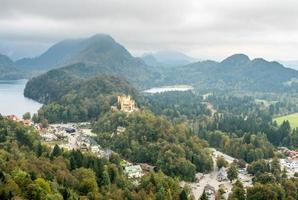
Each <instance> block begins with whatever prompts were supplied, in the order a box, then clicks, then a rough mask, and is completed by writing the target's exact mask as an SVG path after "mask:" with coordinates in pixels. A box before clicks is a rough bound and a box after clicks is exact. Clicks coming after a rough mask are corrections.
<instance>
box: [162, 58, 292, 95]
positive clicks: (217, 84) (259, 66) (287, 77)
mask: <svg viewBox="0 0 298 200" xmlns="http://www.w3.org/2000/svg"><path fill="white" fill-rule="evenodd" d="M297 78H298V71H296V70H294V69H289V68H285V67H284V66H283V65H281V64H280V63H278V62H269V61H266V60H264V59H262V58H256V59H252V60H251V59H250V58H249V57H248V56H247V55H244V54H235V55H232V56H230V57H228V58H226V59H224V60H223V61H221V62H216V61H210V60H208V61H202V62H196V63H192V64H189V65H185V66H180V67H177V68H175V69H174V70H171V71H170V72H169V73H168V76H167V80H165V81H166V82H168V83H169V84H174V83H175V84H177V83H184V84H191V85H194V86H195V87H196V88H197V89H201V90H243V91H260V92H278V91H279V92H281V91H284V90H290V89H295V88H297V85H296V82H297V80H298V79H297Z"/></svg>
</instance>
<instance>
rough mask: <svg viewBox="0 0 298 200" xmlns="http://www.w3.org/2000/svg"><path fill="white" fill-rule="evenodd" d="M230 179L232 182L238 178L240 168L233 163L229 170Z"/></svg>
mask: <svg viewBox="0 0 298 200" xmlns="http://www.w3.org/2000/svg"><path fill="white" fill-rule="evenodd" d="M227 174H228V179H229V180H230V181H231V182H232V181H233V180H235V179H237V178H238V170H237V168H236V166H235V165H231V166H230V167H229V168H228V171H227Z"/></svg>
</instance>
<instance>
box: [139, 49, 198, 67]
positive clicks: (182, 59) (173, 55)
mask: <svg viewBox="0 0 298 200" xmlns="http://www.w3.org/2000/svg"><path fill="white" fill-rule="evenodd" d="M142 59H143V60H144V61H145V63H146V64H148V65H163V66H169V67H176V66H183V65H187V64H190V63H192V62H196V61H197V60H198V59H195V58H192V57H190V56H188V55H185V54H184V53H181V52H179V51H175V50H161V51H156V52H154V53H146V54H144V55H143V56H142Z"/></svg>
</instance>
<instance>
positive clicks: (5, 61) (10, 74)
mask: <svg viewBox="0 0 298 200" xmlns="http://www.w3.org/2000/svg"><path fill="white" fill-rule="evenodd" d="M20 78H23V76H22V74H21V72H20V71H19V70H18V69H17V68H16V66H15V63H14V62H13V61H12V60H11V59H10V58H9V57H7V56H5V55H2V54H0V79H20Z"/></svg>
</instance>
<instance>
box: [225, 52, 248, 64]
mask: <svg viewBox="0 0 298 200" xmlns="http://www.w3.org/2000/svg"><path fill="white" fill-rule="evenodd" d="M249 62H250V59H249V57H248V56H247V55H245V54H234V55H232V56H229V57H227V58H226V59H224V60H223V61H222V62H221V64H222V65H224V66H241V65H245V64H247V63H249Z"/></svg>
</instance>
